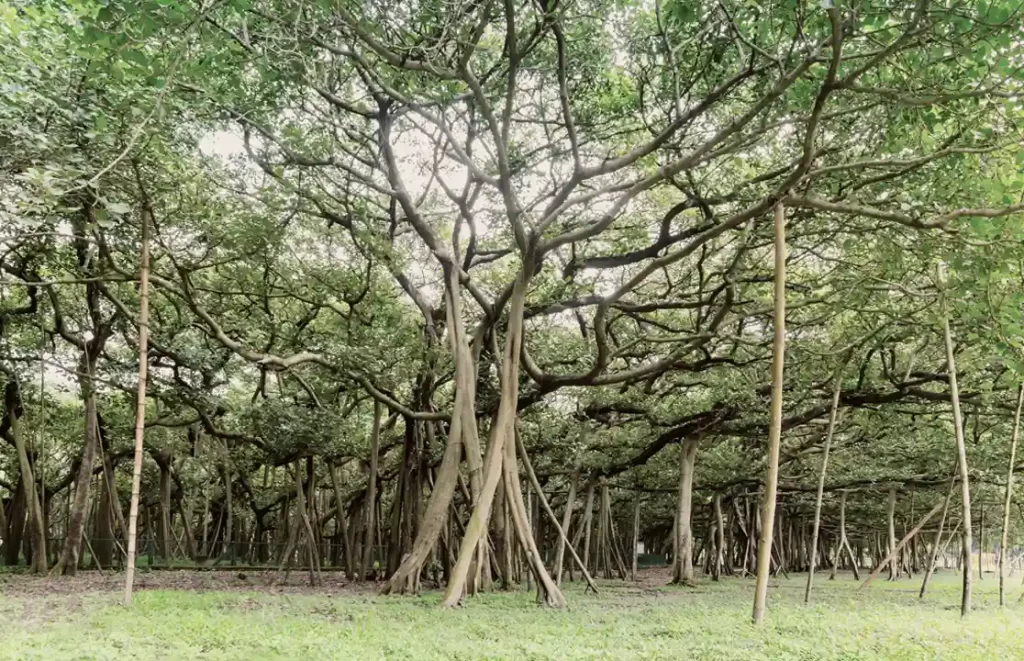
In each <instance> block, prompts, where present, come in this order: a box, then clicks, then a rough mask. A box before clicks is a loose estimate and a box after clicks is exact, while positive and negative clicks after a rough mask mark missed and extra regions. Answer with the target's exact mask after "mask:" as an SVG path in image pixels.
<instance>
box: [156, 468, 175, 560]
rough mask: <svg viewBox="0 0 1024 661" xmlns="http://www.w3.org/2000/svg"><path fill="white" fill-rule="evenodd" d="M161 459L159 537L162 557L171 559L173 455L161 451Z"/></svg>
mask: <svg viewBox="0 0 1024 661" xmlns="http://www.w3.org/2000/svg"><path fill="white" fill-rule="evenodd" d="M159 454H160V461H158V462H157V466H159V468H160V485H159V488H160V522H159V525H158V526H157V538H158V539H159V549H160V557H162V558H163V559H164V560H170V559H171V555H172V549H171V534H172V533H171V457H170V454H169V453H166V452H161V453H159Z"/></svg>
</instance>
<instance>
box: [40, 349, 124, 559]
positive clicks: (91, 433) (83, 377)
mask: <svg viewBox="0 0 1024 661" xmlns="http://www.w3.org/2000/svg"><path fill="white" fill-rule="evenodd" d="M140 369H141V368H140ZM78 370H79V375H78V383H79V387H80V388H81V391H82V400H83V402H84V403H85V447H84V449H83V450H82V462H81V464H80V465H79V467H78V475H77V478H76V479H75V496H74V500H73V501H72V504H71V511H70V514H69V517H68V531H67V535H66V536H65V537H64V551H63V553H62V554H61V559H60V562H58V563H57V567H56V568H55V571H56V570H59V572H58V573H63V574H65V575H68V576H74V575H75V574H77V573H78V559H79V556H80V555H81V552H82V542H83V540H84V538H85V523H86V519H87V518H88V514H89V488H90V486H91V483H92V469H93V465H94V463H95V461H96V448H97V446H98V445H99V422H98V413H97V410H96V391H95V378H96V358H95V357H90V356H89V355H88V353H87V352H83V353H82V357H81V360H80V361H79V363H78Z"/></svg>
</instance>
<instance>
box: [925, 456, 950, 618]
mask: <svg viewBox="0 0 1024 661" xmlns="http://www.w3.org/2000/svg"><path fill="white" fill-rule="evenodd" d="M955 477H956V470H954V471H953V474H952V475H950V476H949V488H948V489H946V499H945V500H944V501H943V503H942V518H940V519H939V529H938V531H937V532H936V533H935V543H934V544H932V550H931V554H930V555H929V556H928V564H927V565H925V568H924V579H923V580H922V581H921V591H920V592H919V593H918V595H917V598H918V599H924V593H925V590H927V589H928V579H929V578H931V575H932V572H934V571H935V562H936V560H937V559H938V554H939V545H940V544H941V542H942V529H943V527H944V526H945V525H946V514H948V513H949V501H950V499H951V498H952V497H953V485H954V483H955V481H956V480H955Z"/></svg>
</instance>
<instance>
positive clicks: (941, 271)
mask: <svg viewBox="0 0 1024 661" xmlns="http://www.w3.org/2000/svg"><path fill="white" fill-rule="evenodd" d="M936 280H937V281H938V284H939V286H940V288H941V289H942V293H941V294H940V297H939V307H940V312H941V316H942V336H943V340H944V341H945V345H946V368H947V370H948V372H949V395H950V399H951V400H952V404H953V427H954V433H955V436H956V450H957V460H958V462H959V465H960V494H961V499H962V505H963V521H962V523H963V537H962V542H963V543H962V547H963V556H964V558H965V561H964V567H963V592H962V593H961V600H960V615H961V616H965V615H967V614H968V613H970V612H971V563H970V559H971V547H972V546H973V540H972V539H971V483H970V474H969V471H968V468H967V444H966V442H965V441H964V426H963V417H962V415H961V413H960V388H959V386H958V385H957V380H956V356H955V355H954V351H953V334H952V332H951V331H950V329H949V313H948V312H947V310H946V297H945V292H944V287H945V284H946V275H945V268H944V265H942V264H940V265H939V268H938V270H937V274H936Z"/></svg>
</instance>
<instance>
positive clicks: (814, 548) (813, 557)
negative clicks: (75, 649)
mask: <svg viewBox="0 0 1024 661" xmlns="http://www.w3.org/2000/svg"><path fill="white" fill-rule="evenodd" d="M840 377H841V372H839V371H837V372H836V377H835V384H833V386H832V410H831V411H830V412H829V415H828V431H826V432H825V447H824V449H823V450H822V453H821V470H820V471H819V472H818V493H817V496H816V498H815V500H814V530H813V531H812V532H811V552H810V554H809V557H808V559H807V562H808V566H807V588H806V589H805V590H804V603H805V604H809V603H811V590H812V589H813V588H814V565H815V563H816V562H817V561H818V534H819V533H820V531H821V501H822V498H823V496H824V494H825V473H826V471H827V470H828V453H829V451H830V450H831V449H832V435H833V434H834V433H835V430H836V418H837V417H838V412H839V393H840V390H841V388H842V382H841V381H840Z"/></svg>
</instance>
